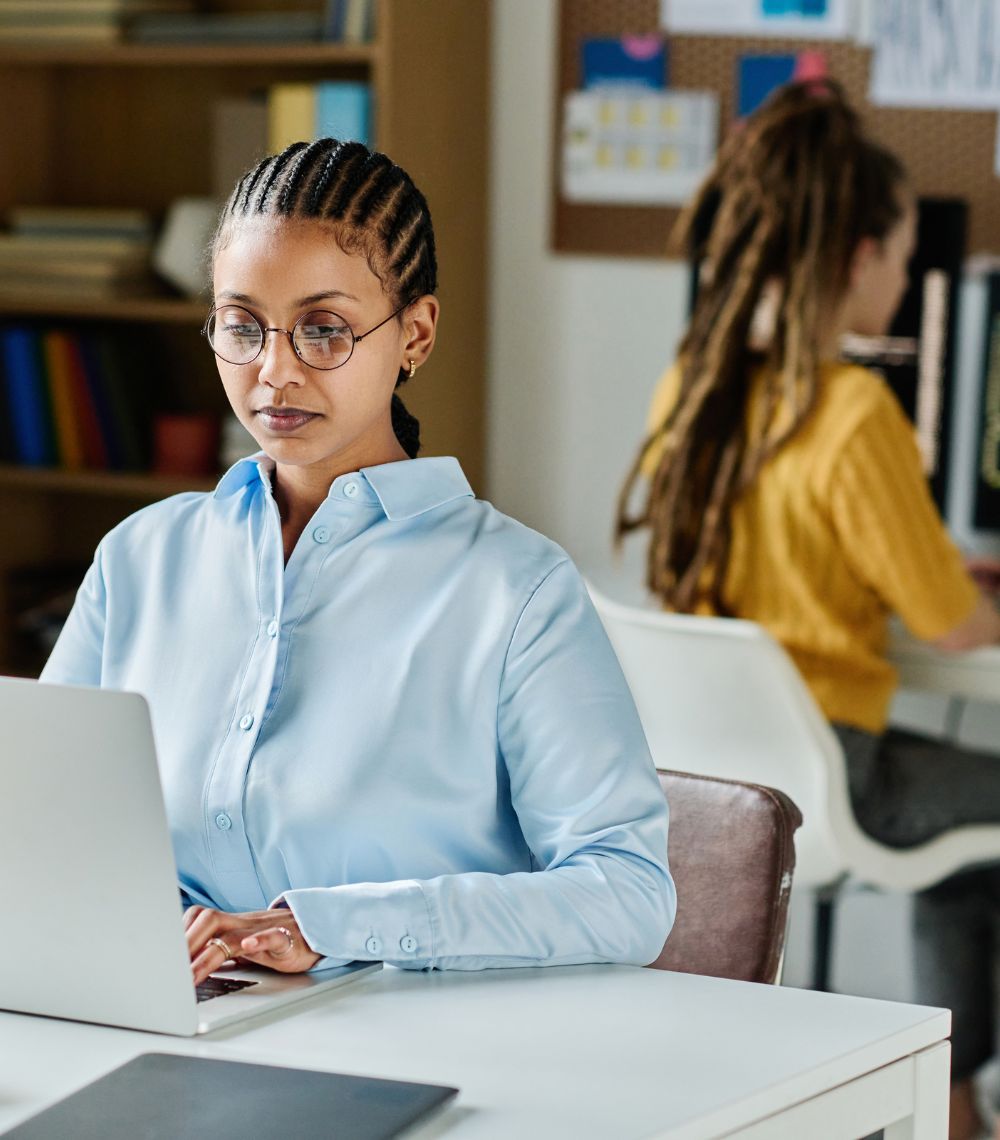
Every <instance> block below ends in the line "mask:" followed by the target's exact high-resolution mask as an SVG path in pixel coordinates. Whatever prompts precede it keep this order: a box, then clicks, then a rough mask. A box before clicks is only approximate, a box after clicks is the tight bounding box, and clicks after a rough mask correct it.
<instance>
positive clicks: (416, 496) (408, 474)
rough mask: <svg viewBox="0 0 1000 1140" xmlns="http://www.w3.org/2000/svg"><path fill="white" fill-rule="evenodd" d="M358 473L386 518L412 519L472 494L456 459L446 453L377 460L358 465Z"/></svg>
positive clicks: (391, 519) (392, 519)
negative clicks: (359, 471)
mask: <svg viewBox="0 0 1000 1140" xmlns="http://www.w3.org/2000/svg"><path fill="white" fill-rule="evenodd" d="M361 474H362V475H363V476H364V477H365V479H366V480H367V482H368V485H369V486H370V487H371V489H372V490H373V491H374V492H375V494H376V496H377V497H378V501H379V502H380V503H381V504H382V510H383V511H385V517H386V518H387V519H389V520H390V521H395V520H397V519H412V518H415V517H416V516H417V515H422V514H424V513H425V512H426V511H432V510H434V508H435V507H441V506H443V505H444V504H445V503H450V502H451V501H452V500H453V499H461V498H463V497H464V496H470V497H471V496H472V488H471V487H470V486H469V481H468V480H467V479H466V477H465V475H464V473H463V471H462V468H461V466H460V465H459V462H458V460H457V459H454V458H453V457H452V456H450V455H443V456H433V457H430V458H427V459H403V460H400V462H398V463H381V464H379V466H378V467H364V468H362V470H361Z"/></svg>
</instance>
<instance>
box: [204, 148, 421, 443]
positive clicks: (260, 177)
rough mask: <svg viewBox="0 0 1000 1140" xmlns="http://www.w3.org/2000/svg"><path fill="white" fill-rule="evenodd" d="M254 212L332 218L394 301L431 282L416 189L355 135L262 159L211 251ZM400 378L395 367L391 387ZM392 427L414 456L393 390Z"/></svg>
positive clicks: (340, 237)
mask: <svg viewBox="0 0 1000 1140" xmlns="http://www.w3.org/2000/svg"><path fill="white" fill-rule="evenodd" d="M260 216H271V217H284V218H314V219H316V220H317V221H323V222H330V223H332V224H333V238H334V240H336V242H337V243H338V245H339V246H340V247H341V249H343V250H344V251H345V252H347V253H359V254H362V255H363V256H364V257H365V259H366V260H367V262H368V265H369V268H370V269H371V271H372V272H373V273H374V274H375V276H376V277H378V279H379V281H380V282H381V283H382V287H383V289H384V290H385V291H386V294H387V295H388V297H389V299H390V301H392V304H393V308H397V307H399V306H400V305H403V304H404V303H406V302H409V301H415V300H416V299H417V298H418V297H422V296H424V295H425V294H428V293H433V292H434V291H435V290H436V289H437V257H436V255H435V249H434V230H433V227H432V225H431V215H430V210H429V209H428V208H427V202H426V200H425V199H424V196H423V194H421V193H420V191H419V190H418V189H417V188H416V186H414V184H413V182H412V180H411V179H410V176H409V175H408V174H407V173H406V172H405V171H404V170H401V169H400V168H399V167H398V166H396V165H395V164H394V163H393V162H392V160H391V159H389V158H387V157H386V156H385V155H384V154H379V153H378V152H376V151H370V150H369V149H368V148H367V147H366V146H364V145H363V144H361V143H359V142H340V141H339V140H338V139H317V140H316V141H315V142H311V143H305V142H298V143H293V144H292V145H291V146H289V147H287V148H286V149H285V150H283V151H282V152H281V154H276V155H270V156H268V157H267V158H264V159H262V160H261V162H259V163H258V164H257V166H255V167H254V168H253V170H250V171H248V173H247V174H246V175H244V177H243V178H242V179H241V180H240V182H239V184H238V185H237V186H236V189H235V190H234V191H233V193H232V194H231V195H230V198H229V201H228V202H227V203H226V205H225V207H224V209H223V211H222V214H221V217H220V219H219V226H218V229H217V230H216V233H215V238H214V239H213V242H212V250H211V252H212V255H213V257H214V255H215V253H216V252H218V250H220V249H221V248H222V247H223V246H224V245H225V244H226V242H227V241H228V239H229V235H230V234H231V232H232V230H233V228H234V226H235V225H237V224H238V222H239V221H240V220H241V219H243V218H251V217H260ZM397 319H398V318H397ZM407 378H408V373H407V372H406V370H405V369H400V372H399V377H398V379H397V381H396V386H397V388H398V387H399V386H400V385H401V384H403V383H405V382H406V380H407ZM392 427H393V431H395V433H396V438H397V439H398V440H399V442H400V444H401V446H402V447H403V450H404V451H405V452H406V454H407V455H409V456H410V457H411V458H413V457H415V456H416V455H417V453H418V452H419V450H420V424H419V423H418V422H417V419H416V417H415V416H412V415H411V414H410V413H409V412H408V411H407V410H406V407H405V405H404V404H403V401H402V400H401V399H400V397H399V395H398V393H393V397H392Z"/></svg>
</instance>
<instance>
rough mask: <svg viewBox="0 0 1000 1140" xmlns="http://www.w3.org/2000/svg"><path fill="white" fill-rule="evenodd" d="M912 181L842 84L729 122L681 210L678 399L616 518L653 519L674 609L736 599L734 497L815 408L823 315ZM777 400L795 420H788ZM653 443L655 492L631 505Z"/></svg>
mask: <svg viewBox="0 0 1000 1140" xmlns="http://www.w3.org/2000/svg"><path fill="white" fill-rule="evenodd" d="M904 184H905V172H904V170H903V167H902V166H901V164H900V163H899V161H898V160H897V159H896V158H895V156H893V155H892V154H891V153H889V152H888V151H887V150H885V149H883V148H882V147H881V146H879V145H878V144H877V143H875V142H874V141H873V140H872V139H871V138H869V137H868V135H867V134H866V133H865V131H864V129H863V127H862V125H861V122H860V120H859V118H858V116H857V114H856V113H855V112H854V110H853V109H852V108H851V107H850V105H849V104H848V102H847V100H846V97H845V95H844V93H843V91H842V89H841V87H840V86H839V85H838V84H837V83H835V82H834V81H832V80H824V81H821V82H817V81H815V80H813V81H810V82H809V83H796V84H791V85H789V86H787V87H784V88H782V89H780V90H779V91H778V92H777V93H776V94H775V95H774V96H772V98H771V99H770V100H769V101H768V102H767V103H765V104H764V105H763V106H762V107H761V108H760V109H758V110H757V111H756V112H755V113H754V114H753V115H751V116H750V117H749V118H748V119H747V121H746V122H745V123H743V124H741V125H740V126H739V127H738V128H737V129H735V130H733V131H732V132H731V134H730V135H729V137H728V139H727V140H726V142H725V144H724V145H723V147H722V148H721V150H720V152H719V155H718V158H717V160H716V163H715V166H714V168H713V170H712V172H711V173H710V174H709V176H708V177H707V179H706V180H705V182H704V183H703V184H702V186H701V188H700V189H699V191H698V193H697V195H696V196H695V199H694V201H693V202H692V203H691V205H690V206H689V207H688V208H687V209H686V211H685V212H684V213H683V214H682V216H681V218H680V219H679V221H678V227H677V230H676V231H675V235H674V238H673V243H674V246H675V249H676V250H677V251H683V252H684V253H686V254H687V255H689V256H692V257H694V258H695V259H696V260H701V259H704V265H705V272H704V273H703V274H702V280H701V282H700V285H699V289H698V296H697V299H696V301H695V304H694V308H693V311H692V314H691V320H690V323H689V325H688V328H687V331H686V333H685V335H684V338H683V340H682V341H681V346H680V351H679V355H678V360H679V368H680V389H679V396H678V400H677V403H676V405H675V406H674V408H673V410H672V411H671V413H670V414H669V415H668V416H667V418H666V421H665V422H664V423H663V424H662V425H660V426H659V427H657V428H656V429H655V430H654V431H653V432H652V434H651V435H650V436H649V437H648V438H646V439H645V440H644V441H643V443H642V446H641V447H640V449H639V453H638V455H637V456H636V458H635V461H634V462H633V464H632V468H631V470H630V471H629V474H628V476H627V478H626V481H625V485H624V487H623V488H622V492H621V495H620V497H619V502H618V512H617V520H616V528H615V532H616V541H619V542H620V541H621V539H622V538H623V537H624V535H625V534H627V533H629V532H630V531H632V530H635V529H637V528H639V527H644V526H648V527H650V529H651V541H650V544H649V553H648V562H647V583H648V585H649V588H650V589H651V590H652V591H653V592H654V593H656V594H657V595H659V597H661V598H662V599H663V601H664V603H665V604H666V605H667V606H668V607H669V608H670V609H673V610H678V611H681V612H690V611H691V610H693V609H695V608H696V606H697V603H698V602H699V601H700V600H701V599H702V598H705V597H707V598H708V599H709V600H710V602H711V605H712V608H713V609H714V610H715V611H716V612H717V613H726V612H727V611H726V608H725V605H724V603H723V599H722V585H723V579H724V575H725V570H726V564H727V561H728V556H729V542H730V511H731V508H732V505H733V503H734V502H735V500H736V499H737V497H738V496H739V495H740V493H741V492H742V491H744V490H745V489H746V488H747V487H748V486H749V485H750V484H751V483H752V481H753V479H754V478H755V476H756V474H757V473H758V471H759V470H760V468H761V465H762V464H763V463H764V462H765V461H766V460H767V459H768V457H769V456H771V455H773V454H774V452H775V451H776V450H778V448H780V447H782V446H783V445H784V444H785V443H786V442H787V441H788V440H789V439H790V438H791V437H792V436H793V435H794V434H795V433H796V432H797V431H798V430H799V428H800V427H801V426H802V424H803V423H804V422H805V420H806V418H807V417H808V415H809V412H810V411H811V409H812V407H813V405H814V403H815V400H816V394H817V383H818V370H819V363H820V361H819V354H820V345H821V343H822V341H823V336H824V332H825V330H824V328H823V314H824V312H828V311H829V309H830V307H831V306H835V305H837V304H838V303H839V302H840V300H841V298H842V297H843V295H844V292H845V290H846V288H847V287H848V284H849V281H850V270H851V263H852V258H853V255H854V252H855V249H856V248H857V245H858V243H859V242H860V241H861V239H862V238H865V237H871V238H874V239H876V240H881V239H883V238H885V237H886V235H887V234H888V233H889V231H890V230H891V229H892V228H893V226H894V225H895V223H896V222H897V221H898V220H899V219H900V218H901V217H902V216H903V211H904V205H905V203H904V200H903V197H902V195H901V188H902V187H903V185H904ZM706 232H707V238H706V239H705V240H704V241H703V242H702V243H698V242H697V241H696V239H695V235H697V234H698V233H706ZM772 289H773V290H774V292H775V298H774V299H775V300H776V319H775V324H774V330H773V335H772V336H771V338H770V342H769V344H768V346H767V348H766V350H765V355H764V357H763V364H764V376H763V384H764V387H763V390H762V392H761V400H762V405H761V406H762V413H763V414H762V415H761V416H760V417H759V418H758V417H754V418H753V420H752V423H753V428H752V429H751V428H750V426H749V424H748V417H747V410H748V408H747V405H748V400H749V396H750V380H751V375H752V372H753V369H754V365H755V363H757V364H759V363H761V358H760V355H759V352H757V351H756V350H755V349H754V348H753V347H752V346H751V343H750V341H751V336H750V333H751V323H752V321H753V319H754V315H755V313H756V312H757V310H758V306H759V305H760V303H761V299H762V296H763V294H764V293H765V290H772ZM782 407H783V408H784V409H785V410H786V412H790V414H791V417H790V422H789V423H788V426H787V427H785V428H784V429H783V430H779V429H778V428H777V426H776V424H777V420H776V417H777V415H778V414H779V412H780V411H781V409H782ZM751 430H752V437H751ZM651 456H657V457H658V461H657V466H656V469H655V473H654V474H653V477H652V481H651V483H650V484H649V488H648V493H647V496H646V501H645V503H644V504H643V505H642V509H641V510H639V511H638V512H637V513H634V514H633V513H630V509H629V503H630V501H631V499H632V497H633V494H634V491H635V487H636V484H637V482H639V480H640V475H641V472H642V471H643V470H644V468H645V465H646V463H647V460H648V459H649V457H651Z"/></svg>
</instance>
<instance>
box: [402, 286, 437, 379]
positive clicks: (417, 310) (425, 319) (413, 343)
mask: <svg viewBox="0 0 1000 1140" xmlns="http://www.w3.org/2000/svg"><path fill="white" fill-rule="evenodd" d="M440 312H441V303H440V302H439V301H438V299H437V297H435V296H434V295H433V294H432V293H426V294H425V295H424V296H423V297H418V298H417V300H416V301H414V302H413V304H411V305H410V306H409V307H408V308H407V310H406V312H405V313H404V314H403V327H404V328H405V329H406V344H405V346H404V348H403V357H404V359H403V360H402V361H401V362H400V368H402V369H403V371H404V372H405V371H407V370H408V369H409V367H410V361H412V362H413V364H414V365H416V367H417V368H419V367H420V365H421V364H423V363H424V361H425V360H426V359H427V357H428V356H430V354H431V352H432V351H433V349H434V338H435V336H436V335H437V322H438V314H439V313H440Z"/></svg>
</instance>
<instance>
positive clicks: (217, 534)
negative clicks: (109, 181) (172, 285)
mask: <svg viewBox="0 0 1000 1140" xmlns="http://www.w3.org/2000/svg"><path fill="white" fill-rule="evenodd" d="M213 270H214V272H213V277H214V293H215V302H214V308H213V309H212V312H211V314H210V315H209V317H208V320H207V323H206V325H205V330H204V331H205V335H206V337H207V340H208V347H209V348H210V349H211V350H212V351H214V353H215V355H216V357H217V363H218V368H219V374H220V376H221V378H222V383H223V386H224V387H225V390H226V394H227V395H228V397H229V400H230V402H231V404H232V406H233V409H234V411H235V412H236V415H237V416H238V417H239V418H240V420H241V421H242V423H243V424H244V425H245V426H246V427H247V428H248V429H249V431H250V432H251V433H252V434H253V435H254V437H255V438H256V440H257V442H258V443H259V444H260V447H261V452H260V453H259V454H257V455H255V456H253V457H252V458H250V459H246V460H243V461H241V462H239V463H237V464H236V465H235V466H234V467H233V468H231V469H230V470H229V471H228V472H227V473H226V474H225V475H224V476H223V478H222V479H221V481H220V482H219V484H218V486H217V488H216V489H215V491H214V492H213V493H211V494H194V493H192V494H183V495H177V496H174V497H173V498H171V499H168V500H166V501H164V502H161V503H157V504H156V505H154V506H151V507H149V508H147V509H145V510H143V511H140V512H139V513H138V514H136V515H133V516H132V517H131V518H129V519H127V520H126V521H125V522H123V523H122V524H121V525H120V526H119V527H117V528H116V529H115V530H114V531H112V532H111V533H110V534H109V535H107V536H106V537H105V539H104V540H103V541H102V543H101V544H100V547H99V548H98V551H97V554H96V557H95V560H94V563H93V566H92V567H91V569H90V571H89V572H88V574H87V576H86V579H85V581H84V583H83V585H82V587H81V589H80V592H79V595H78V598H77V601H76V605H75V607H74V609H73V612H72V614H71V615H70V618H69V621H68V623H67V625H66V628H65V630H64V632H63V634H62V636H61V638H60V640H59V642H58V644H57V645H56V647H55V650H54V651H53V654H52V656H51V659H50V660H49V662H48V664H47V665H46V668H45V671H44V673H43V680H45V681H53V682H70V683H80V684H90V685H101V686H106V687H110V688H120V689H130V690H134V691H138V692H141V693H143V694H144V695H145V696H146V697H147V698H148V700H149V704H150V706H151V710H152V717H153V726H154V730H155V733H156V738H157V746H158V751H159V755H160V761H161V770H162V779H163V784H164V791H165V797H166V803H167V812H168V815H169V818H170V823H171V828H172V834H173V839H174V845H175V851H176V857H177V863H178V868H179V875H180V884H181V889H182V893H183V896H184V898H185V900H186V902H187V903H188V904H189V906H188V909H187V910H186V914H185V921H186V927H187V934H188V941H189V944H190V952H191V960H192V964H193V967H192V968H193V972H194V976H195V980H196V981H201V980H202V979H204V978H205V977H206V975H207V974H208V973H209V972H210V971H211V970H214V969H216V968H218V967H219V966H220V965H222V963H223V962H224V961H225V960H226V959H229V958H240V959H245V960H247V961H250V962H255V963H257V964H259V965H263V966H269V967H271V968H273V969H275V970H281V971H284V972H295V971H303V970H309V969H312V968H315V967H316V966H317V965H322V964H332V963H334V962H344V961H349V960H353V959H379V960H384V961H386V962H391V963H393V964H395V965H397V966H403V967H410V968H422V967H438V968H447V967H451V968H457V969H467V970H469V969H480V968H483V967H489V966H519V965H538V964H555V963H575V962H597V961H617V962H632V963H646V962H649V961H651V960H652V959H653V958H654V957H656V955H657V954H658V953H659V951H660V949H661V947H662V944H663V940H664V938H665V936H666V934H667V931H668V929H669V927H670V924H671V922H672V918H673V912H674V892H673V884H672V882H671V879H670V876H669V873H668V870H667V864H666V808H665V804H664V801H663V796H662V793H661V791H660V787H659V784H658V781H657V779H656V775H655V772H654V770H653V766H652V762H651V760H650V757H649V754H648V752H647V749H646V746H645V741H644V738H643V735H642V729H641V727H640V725H639V722H638V718H637V715H636V713H635V710H634V707H633V705H632V701H631V697H630V695H629V692H628V689H627V688H626V685H625V682H624V679H623V678H622V676H621V672H620V670H619V668H618V665H617V661H616V660H615V657H614V654H613V652H612V650H611V648H610V645H609V644H608V642H607V639H606V638H605V636H604V633H603V630H602V627H601V625H600V623H599V621H598V619H597V617H596V615H595V613H594V611H593V609H592V607H591V605H590V603H589V599H588V597H587V593H586V590H585V588H584V586H583V583H582V581H581V579H580V577H579V575H578V573H577V571H576V570H575V569H574V567H573V566H572V564H571V563H570V562H569V560H568V559H567V558H566V556H565V555H564V554H563V552H562V551H560V550H559V549H558V548H557V547H556V546H554V545H553V544H552V543H550V542H548V541H547V540H546V539H544V538H542V537H541V536H540V535H537V534H535V533H533V532H532V531H529V530H527V529H526V528H524V527H521V526H519V525H518V524H517V523H515V522H513V521H512V520H510V519H508V518H505V517H504V516H503V515H501V514H500V513H499V512H497V511H496V510H494V509H493V508H492V507H491V506H490V505H489V504H488V503H485V502H481V501H478V500H476V499H475V498H474V497H473V495H472V491H471V489H470V488H469V485H468V483H467V482H466V480H465V478H464V476H463V475H462V472H461V469H460V467H459V465H458V463H457V462H456V461H455V460H454V459H450V458H429V459H416V458H414V457H415V456H416V454H417V451H418V449H419V446H420V443H419V436H418V425H417V422H416V420H415V419H414V418H413V417H412V416H410V415H409V414H408V413H407V412H406V409H405V408H404V406H403V404H402V402H401V401H400V399H399V396H398V395H397V394H396V392H395V389H396V388H397V387H398V386H399V384H401V383H402V382H403V381H404V380H407V379H410V378H412V377H413V375H414V373H415V372H416V370H417V369H418V368H419V367H420V366H421V365H423V364H424V363H425V362H426V361H427V359H428V358H429V356H430V354H431V350H432V349H433V347H434V338H435V331H436V326H437V318H438V308H439V306H438V301H437V299H436V297H435V295H434V294H435V288H436V284H437V281H436V273H437V271H436V264H435V252H434V236H433V231H432V229H431V220H430V215H429V213H428V209H427V204H426V202H425V201H424V198H423V196H422V195H421V194H420V192H419V191H418V190H417V189H416V188H415V187H414V185H413V183H412V182H411V180H410V178H409V177H408V176H407V175H406V174H405V173H404V172H403V171H402V170H400V169H399V168H398V167H397V166H395V165H393V163H392V162H391V161H390V160H389V159H388V158H386V157H385V156H384V155H381V154H375V153H371V152H369V151H368V150H367V149H366V148H365V147H364V146H361V145H360V144H358V143H346V144H342V143H340V142H337V141H335V140H332V139H322V140H320V141H318V142H314V143H311V144H309V145H306V144H305V143H299V144H296V145H294V146H291V147H289V148H288V149H287V150H286V151H284V152H283V153H282V154H280V155H277V156H272V157H270V158H267V159H265V160H264V161H263V162H261V163H260V165H259V166H257V167H256V169H254V170H253V171H251V172H250V173H249V174H247V175H246V177H245V178H244V179H243V180H242V181H241V182H240V184H239V185H238V186H237V187H236V189H235V191H234V192H233V195H232V197H231V198H230V200H229V203H228V204H227V206H226V207H225V210H224V212H223V214H222V217H221V220H220V224H219V229H218V233H217V235H216V238H215V242H214V249H213ZM275 908H279V909H275ZM133 933H138V934H140V935H141V932H133Z"/></svg>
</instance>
